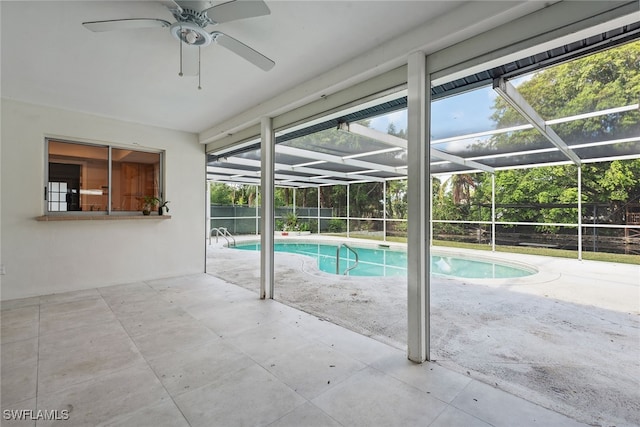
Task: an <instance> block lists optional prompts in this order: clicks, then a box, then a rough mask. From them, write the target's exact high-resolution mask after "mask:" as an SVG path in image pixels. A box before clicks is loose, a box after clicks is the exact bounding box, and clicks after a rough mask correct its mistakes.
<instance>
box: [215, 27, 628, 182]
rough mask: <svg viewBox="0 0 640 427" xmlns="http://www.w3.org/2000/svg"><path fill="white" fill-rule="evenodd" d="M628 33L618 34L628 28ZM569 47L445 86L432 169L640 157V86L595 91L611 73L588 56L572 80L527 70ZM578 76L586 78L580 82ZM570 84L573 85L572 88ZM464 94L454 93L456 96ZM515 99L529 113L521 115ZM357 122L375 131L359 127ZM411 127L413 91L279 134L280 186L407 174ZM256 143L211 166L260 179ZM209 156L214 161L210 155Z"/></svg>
mask: <svg viewBox="0 0 640 427" xmlns="http://www.w3.org/2000/svg"><path fill="white" fill-rule="evenodd" d="M627 30H633V31H634V32H638V30H640V25H635V26H629V27H628V28H627V27H625V31H626V32H627V33H628V31H627ZM625 31H622V32H621V33H620V34H625ZM604 36H606V37H604ZM604 36H603V37H604V38H602V37H599V38H594V39H593V40H591V41H589V42H588V43H586V44H584V46H587V47H588V46H594V44H591V42H593V43H595V44H597V43H601V42H604V41H606V40H607V39H609V38H612V37H614V36H615V34H613V33H610V34H606V35H604ZM596 39H598V40H596ZM630 45H633V46H632V47H633V48H634V49H635V50H634V51H633V52H636V53H637V52H640V41H636V42H634V43H631V44H630ZM567 52H569V53H570V55H573V56H574V57H577V56H580V55H578V52H579V49H578V46H577V45H572V46H569V47H568V50H567V46H563V47H559V48H557V49H554V50H551V51H547V52H544V53H541V54H540V55H536V56H534V57H530V58H525V59H524V60H522V61H519V62H517V63H513V64H507V65H505V66H504V67H501V68H500V70H499V71H500V73H499V74H498V75H493V74H492V73H493V72H494V71H495V70H489V71H487V72H486V73H478V74H476V75H474V76H470V77H469V78H467V79H464V80H465V83H464V85H462V84H461V83H460V82H458V83H460V84H458V83H456V82H452V83H451V88H450V90H451V92H449V89H446V90H445V91H444V92H438V96H436V97H434V101H433V105H432V109H431V111H432V122H431V133H432V135H431V136H432V140H431V144H432V145H431V146H432V148H433V149H435V150H440V151H442V154H441V156H440V157H438V153H437V151H435V152H433V153H432V157H431V158H432V162H431V163H432V164H431V173H432V174H445V173H460V172H465V171H475V170H478V169H484V170H487V169H489V170H490V168H494V169H507V168H517V167H535V166H544V165H548V164H558V163H569V162H571V159H570V157H575V156H574V154H575V155H577V156H578V157H579V159H581V160H584V161H597V160H602V161H606V160H607V159H612V158H640V111H639V107H638V103H637V102H638V96H639V92H640V85H638V84H636V83H634V84H633V85H631V84H630V85H627V86H625V85H622V86H621V87H620V88H617V87H614V88H613V89H611V90H612V91H613V92H615V93H613V92H611V93H608V92H607V93H605V94H604V95H603V93H600V92H597V91H598V90H599V88H598V84H597V81H596V80H593V82H595V83H593V82H592V80H590V79H589V78H586V77H584V76H587V77H588V76H589V75H592V76H594V79H595V77H597V78H599V79H602V78H603V75H604V76H605V77H606V73H607V71H608V68H607V66H605V67H604V68H605V69H600V70H590V69H588V65H589V61H588V60H589V57H587V58H586V59H585V64H586V65H585V66H579V67H577V69H574V71H573V73H574V74H575V75H572V76H568V77H566V78H564V80H563V79H555V78H551V77H553V76H554V73H558V70H560V71H562V70H563V69H564V68H567V67H566V66H565V65H560V66H555V67H553V68H547V69H544V70H542V71H536V73H533V74H529V75H523V72H524V70H531V69H536V70H537V69H538V68H539V67H538V65H539V64H541V63H544V62H545V61H546V60H547V59H550V60H551V62H552V63H554V64H555V63H556V62H558V58H559V57H561V56H562V55H563V54H565V53H567ZM606 54H608V53H606ZM619 56H620V55H619ZM613 58H614V59H612V61H614V62H615V60H620V61H622V60H626V59H625V58H626V57H624V58H622V59H620V58H617V57H615V55H614V57H613ZM581 61H582V60H581ZM600 63H602V61H600ZM604 63H605V64H606V63H607V62H606V61H605V62H604ZM610 63H612V64H613V62H611V61H610ZM547 64H548V63H547ZM631 64H632V65H631V66H632V67H635V69H632V70H631V71H630V72H632V73H635V74H633V75H635V76H636V77H634V79H635V80H625V81H637V75H638V69H637V55H636V58H635V62H632V63H631ZM574 68H575V64H574ZM601 68H602V67H601ZM589 73H592V74H589ZM594 73H595V74H594ZM603 73H604V74H603ZM505 75H506V76H511V77H517V76H520V77H517V78H514V79H512V80H508V81H506V84H505V81H503V80H499V82H500V84H499V85H498V84H497V85H496V86H497V87H496V89H494V88H493V85H490V83H491V82H492V80H493V79H494V78H496V77H499V76H505ZM541 76H542V77H543V78H541ZM576 76H578V77H580V78H577V79H575V77H576ZM547 77H549V78H547ZM583 77H584V78H583ZM572 79H573V80H572ZM497 82H498V81H497ZM567 82H572V83H571V84H568V85H567V84H566V83H567ZM488 83H489V85H488ZM444 86H446V85H444ZM505 87H506V88H508V89H509V90H507V89H505ZM470 88H472V89H470ZM514 88H515V91H514V90H513V89H514ZM434 89H436V88H432V92H433V90H434ZM439 89H442V88H439ZM439 89H438V90H439ZM618 89H619V90H618ZM456 92H457V94H456V95H455V96H450V95H451V94H452V93H456ZM591 92H593V94H592V95H593V96H591V95H590V93H591ZM558 93H562V94H563V95H566V96H565V98H566V99H563V98H561V97H558V96H557V95H558ZM550 94H554V95H553V96H551V95H550ZM605 95H606V96H605ZM550 100H554V101H553V102H551V101H550ZM510 104H512V105H515V106H516V108H518V110H520V111H523V114H526V115H528V117H529V118H525V117H524V116H522V115H520V113H518V112H517V111H516V109H515V108H513V107H512V106H511V105H510ZM402 110H405V111H402ZM531 111H533V112H534V113H531ZM549 111H552V112H554V113H553V114H551V113H549ZM540 117H541V119H540ZM399 118H400V121H398V120H399ZM363 120H364V121H363ZM402 120H404V122H402ZM529 120H531V122H529ZM358 121H360V123H365V124H368V125H369V127H368V128H366V127H365V128H363V127H362V126H356V125H354V123H358ZM339 123H349V124H350V126H349V127H348V128H349V130H348V131H346V130H338V129H336V127H337V126H338V124H339ZM389 124H393V125H394V126H395V127H396V128H397V130H393V129H391V127H390V128H389V133H391V134H392V135H389V133H385V132H384V131H381V130H380V129H385V128H386V126H387V125H389ZM533 124H536V125H537V126H538V125H540V124H542V127H545V126H546V127H547V129H548V128H550V129H553V131H555V132H550V133H549V132H547V135H544V134H543V133H541V132H539V131H538V130H536V129H534V126H533ZM405 128H406V97H399V98H398V99H397V100H393V101H385V102H383V103H380V105H378V106H373V107H369V108H366V109H363V110H362V111H358V112H354V113H349V114H348V115H345V116H344V117H339V118H335V119H331V120H327V121H326V122H323V123H320V124H316V125H313V126H309V127H308V128H304V129H300V130H298V131H295V132H292V133H289V134H285V135H279V136H278V137H277V138H276V143H277V145H276V159H275V161H276V163H277V164H278V167H277V169H278V170H277V171H276V175H279V177H277V179H278V182H280V183H283V184H284V185H287V184H286V183H287V182H293V183H292V184H291V185H328V184H327V183H328V182H334V183H345V184H346V183H349V182H354V181H362V180H365V179H366V178H367V177H368V178H370V179H371V180H373V181H376V180H379V179H393V178H397V177H402V176H406V162H407V150H406V146H407V141H406V140H404V139H402V138H400V136H404V130H405ZM555 134H557V135H555ZM393 135H396V136H393ZM551 140H553V141H554V143H555V144H554V143H552V142H551ZM564 144H566V145H567V146H568V147H569V148H570V149H571V150H570V151H569V152H568V153H563V152H562V149H564V148H562V149H561V148H558V147H564ZM253 147H254V150H253V151H246V150H247V149H246V148H245V149H244V150H245V152H242V153H238V154H235V156H234V155H230V154H229V153H227V154H226V155H223V156H222V157H224V156H228V162H210V163H209V165H211V166H215V167H216V168H220V169H217V172H216V173H218V174H223V173H224V172H225V170H224V168H228V169H229V175H230V176H233V174H238V171H242V170H245V171H246V173H247V175H248V177H249V178H248V180H249V181H251V180H255V178H256V176H257V175H256V173H255V172H256V171H258V170H259V169H260V166H259V165H260V163H259V162H260V150H259V149H258V150H256V149H255V148H258V147H259V145H254V146H253ZM210 159H211V160H213V158H212V157H210ZM234 161H235V163H234ZM467 162H468V163H467ZM474 162H475V163H474ZM483 166H486V167H483ZM290 169H293V170H290ZM300 169H302V170H300ZM238 175H239V174H238ZM239 179H241V180H242V179H245V178H244V177H239ZM294 181H295V182H294ZM305 183H306V184H305Z"/></svg>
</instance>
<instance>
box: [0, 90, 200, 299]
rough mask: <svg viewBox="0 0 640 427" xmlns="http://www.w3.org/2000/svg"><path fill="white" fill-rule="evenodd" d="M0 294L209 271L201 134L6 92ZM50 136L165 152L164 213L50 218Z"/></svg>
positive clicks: (41, 292)
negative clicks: (46, 217) (158, 216)
mask: <svg viewBox="0 0 640 427" xmlns="http://www.w3.org/2000/svg"><path fill="white" fill-rule="evenodd" d="M1 114H2V122H1V123H2V139H1V150H2V157H1V159H0V160H1V169H0V174H1V179H0V183H1V192H2V205H1V214H0V218H1V222H0V236H1V242H0V243H1V249H0V253H1V254H2V259H1V260H0V263H1V264H2V265H4V267H5V270H6V274H5V275H2V276H0V280H1V282H0V299H2V300H7V299H13V298H21V297H28V296H35V295H46V294H51V293H58V292H65V291H72V290H79V289H87V288H93V287H99V286H106V285H112V284H120V283H129V282H134V281H139V280H146V279H154V278H160V277H169V276H174V275H182V274H191V273H199V272H204V269H205V267H204V263H205V261H204V260H205V239H204V237H205V197H204V191H205V185H206V183H205V178H206V177H205V157H204V148H203V146H202V145H200V144H199V143H198V140H197V135H195V134H189V133H185V132H177V131H171V130H167V129H162V128H154V127H149V126H143V125H139V124H134V123H126V122H122V121H117V120H112V119H108V118H102V117H97V116H92V115H88V114H82V113H76V112H70V111H64V110H59V109H53V108H47V107H42V106H35V105H31V104H25V103H20V102H15V101H10V100H6V99H3V100H2V109H1ZM46 136H54V137H60V138H64V139H67V140H78V141H86V142H91V141H95V142H99V143H108V144H116V145H124V146H129V147H131V148H133V149H136V148H138V149H143V148H144V147H147V148H152V149H162V150H165V153H166V154H165V196H166V199H168V200H170V201H171V203H170V204H169V207H170V210H171V211H170V215H171V216H172V218H171V219H168V220H117V221H116V220H114V221H50V222H39V221H36V220H35V217H37V216H40V215H42V214H43V213H44V203H45V201H44V199H43V189H44V182H45V179H44V166H45V161H46V154H45V145H44V139H45V137H46Z"/></svg>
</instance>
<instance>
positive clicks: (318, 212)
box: [316, 186, 320, 236]
mask: <svg viewBox="0 0 640 427" xmlns="http://www.w3.org/2000/svg"><path fill="white" fill-rule="evenodd" d="M316 188H317V189H318V211H317V212H316V213H317V214H318V236H319V235H320V186H318V187H316Z"/></svg>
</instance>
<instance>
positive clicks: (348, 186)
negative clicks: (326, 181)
mask: <svg viewBox="0 0 640 427" xmlns="http://www.w3.org/2000/svg"><path fill="white" fill-rule="evenodd" d="M350 187H351V186H350V185H349V184H347V239H348V238H349V188H350Z"/></svg>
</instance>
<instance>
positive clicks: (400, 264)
mask: <svg viewBox="0 0 640 427" xmlns="http://www.w3.org/2000/svg"><path fill="white" fill-rule="evenodd" d="M235 248H236V249H240V250H250V251H259V250H260V244H259V243H245V244H239V245H237V246H236V247H235ZM337 248H338V244H335V245H331V244H322V243H299V242H286V243H282V242H276V243H275V244H274V249H275V251H276V252H289V253H294V254H300V255H307V256H310V257H313V258H315V259H316V260H317V262H318V268H319V269H320V270H321V271H324V272H326V273H332V274H336V250H337ZM352 248H353V249H354V250H355V251H356V252H357V253H358V265H357V266H356V267H355V268H354V269H352V270H350V271H348V273H347V274H348V275H349V276H406V275H407V253H406V252H403V251H397V250H391V249H389V248H382V247H380V248H362V247H353V246H352ZM354 265H355V255H354V254H353V253H352V252H351V251H350V250H349V249H347V248H346V247H344V246H342V247H341V248H340V274H343V273H344V271H345V270H347V269H348V268H349V267H352V266H354ZM431 273H432V274H437V275H442V276H453V277H461V278H467V279H505V278H514V277H524V276H530V275H532V274H535V273H536V271H535V270H533V269H529V268H525V267H520V266H515V265H509V264H507V263H503V262H497V261H491V260H488V259H487V260H484V259H483V260H481V259H473V258H463V257H461V256H450V255H443V254H441V255H436V254H432V255H431Z"/></svg>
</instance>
